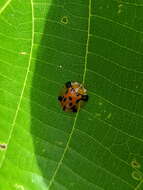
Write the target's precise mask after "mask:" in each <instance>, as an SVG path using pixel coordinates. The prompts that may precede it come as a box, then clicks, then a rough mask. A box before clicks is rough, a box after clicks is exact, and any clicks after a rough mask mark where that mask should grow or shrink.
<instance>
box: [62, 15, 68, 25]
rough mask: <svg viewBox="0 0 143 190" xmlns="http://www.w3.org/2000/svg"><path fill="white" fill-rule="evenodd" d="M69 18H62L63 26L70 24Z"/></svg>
mask: <svg viewBox="0 0 143 190" xmlns="http://www.w3.org/2000/svg"><path fill="white" fill-rule="evenodd" d="M68 21H69V20H68V17H67V16H63V17H62V18H61V23H62V24H68Z"/></svg>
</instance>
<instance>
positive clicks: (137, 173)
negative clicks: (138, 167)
mask: <svg viewBox="0 0 143 190" xmlns="http://www.w3.org/2000/svg"><path fill="white" fill-rule="evenodd" d="M131 175H132V178H133V179H135V180H136V181H141V180H142V177H143V175H142V173H141V172H140V171H133V172H132V174H131Z"/></svg>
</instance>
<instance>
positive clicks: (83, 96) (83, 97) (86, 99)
mask: <svg viewBox="0 0 143 190" xmlns="http://www.w3.org/2000/svg"><path fill="white" fill-rule="evenodd" d="M88 99H89V97H88V95H82V98H81V100H83V101H88Z"/></svg>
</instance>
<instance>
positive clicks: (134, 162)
mask: <svg viewBox="0 0 143 190" xmlns="http://www.w3.org/2000/svg"><path fill="white" fill-rule="evenodd" d="M131 166H132V168H135V169H139V168H140V167H141V165H140V163H139V162H138V161H137V160H136V159H134V160H132V161H131Z"/></svg>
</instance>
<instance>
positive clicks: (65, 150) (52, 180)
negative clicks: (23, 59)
mask: <svg viewBox="0 0 143 190" xmlns="http://www.w3.org/2000/svg"><path fill="white" fill-rule="evenodd" d="M88 10H89V14H88V31H87V41H86V52H85V59H84V60H85V61H84V63H85V64H84V72H83V79H82V83H83V84H84V82H85V76H86V71H87V56H88V48H89V38H90V16H91V0H89V6H88ZM78 115H79V110H78V112H77V113H76V116H75V119H74V123H73V126H72V130H71V133H70V134H69V138H68V140H67V144H66V146H65V149H64V151H63V154H62V156H61V159H60V161H59V162H58V165H57V167H56V169H55V172H54V174H53V175H52V177H51V180H50V182H49V185H48V190H49V189H50V187H51V185H52V184H53V182H54V179H55V177H56V175H57V173H58V171H59V169H60V167H61V165H62V162H63V160H64V157H65V154H66V152H67V150H68V148H69V144H70V141H71V138H72V136H73V133H74V131H75V126H76V122H77V119H78Z"/></svg>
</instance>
